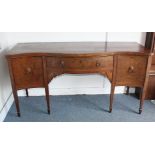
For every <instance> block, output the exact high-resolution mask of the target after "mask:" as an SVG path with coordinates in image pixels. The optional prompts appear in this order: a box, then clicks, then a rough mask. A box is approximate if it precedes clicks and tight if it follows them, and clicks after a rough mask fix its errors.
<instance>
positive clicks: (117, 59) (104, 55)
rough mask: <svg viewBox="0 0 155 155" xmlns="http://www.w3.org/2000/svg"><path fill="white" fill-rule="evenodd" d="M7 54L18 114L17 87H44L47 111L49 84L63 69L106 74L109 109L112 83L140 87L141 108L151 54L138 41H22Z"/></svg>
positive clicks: (77, 72)
mask: <svg viewBox="0 0 155 155" xmlns="http://www.w3.org/2000/svg"><path fill="white" fill-rule="evenodd" d="M6 57H7V60H8V64H9V70H10V77H11V82H12V88H13V94H14V98H15V103H16V108H17V115H18V116H20V109H19V101H18V97H17V91H18V90H20V89H25V90H26V94H27V96H28V88H45V94H46V101H47V111H48V113H49V114H50V101H49V88H48V84H49V82H50V81H51V80H52V79H53V78H55V77H56V76H58V75H61V74H65V73H69V74H89V73H90V74H92V73H95V74H96V73H97V74H101V75H103V76H106V77H107V78H108V79H109V81H110V82H111V95H110V106H109V112H111V111H112V103H113V96H114V90H115V86H128V87H129V86H130V87H140V88H142V89H143V91H142V95H141V96H142V97H141V100H140V108H139V113H141V112H142V106H143V101H144V96H145V93H146V87H147V81H148V71H149V69H150V61H151V58H152V54H150V53H149V50H148V49H146V48H144V47H143V46H141V45H139V44H137V43H126V42H123V43H120V42H118V43H117V42H111V43H110V42H109V43H105V42H81V43H80V42H73V43H72V42H70V43H21V44H17V45H16V46H15V47H14V48H13V49H12V50H10V52H9V53H8V55H7V56H6Z"/></svg>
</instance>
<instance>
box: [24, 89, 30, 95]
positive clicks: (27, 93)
mask: <svg viewBox="0 0 155 155" xmlns="http://www.w3.org/2000/svg"><path fill="white" fill-rule="evenodd" d="M25 91H26V97H29V92H28V89H25Z"/></svg>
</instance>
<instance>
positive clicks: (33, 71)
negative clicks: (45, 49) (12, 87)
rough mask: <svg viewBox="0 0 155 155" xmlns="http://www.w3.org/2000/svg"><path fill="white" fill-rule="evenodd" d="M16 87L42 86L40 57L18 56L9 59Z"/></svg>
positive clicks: (41, 62)
mask: <svg viewBox="0 0 155 155" xmlns="http://www.w3.org/2000/svg"><path fill="white" fill-rule="evenodd" d="M11 63H12V71H13V76H14V80H15V84H16V87H17V88H18V89H21V88H27V87H32V88H33V87H34V88H35V87H42V86H43V85H44V80H43V61H42V57H20V58H14V59H12V60H11Z"/></svg>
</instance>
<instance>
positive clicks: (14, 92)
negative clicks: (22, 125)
mask: <svg viewBox="0 0 155 155" xmlns="http://www.w3.org/2000/svg"><path fill="white" fill-rule="evenodd" d="M13 96H14V100H15V105H16V111H17V116H18V117H20V108H19V100H18V95H17V90H14V91H13Z"/></svg>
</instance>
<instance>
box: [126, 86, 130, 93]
mask: <svg viewBox="0 0 155 155" xmlns="http://www.w3.org/2000/svg"><path fill="white" fill-rule="evenodd" d="M129 89H130V87H129V86H127V87H126V95H129Z"/></svg>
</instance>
